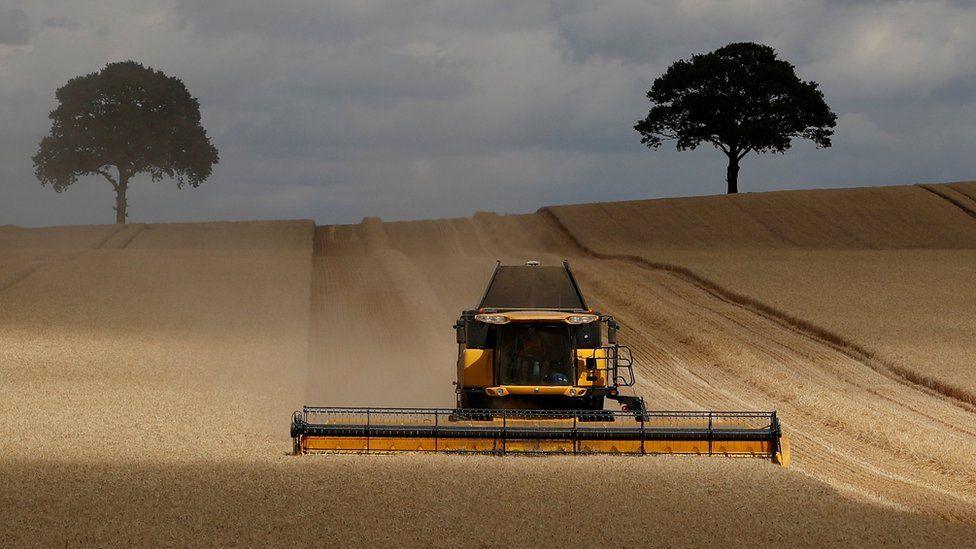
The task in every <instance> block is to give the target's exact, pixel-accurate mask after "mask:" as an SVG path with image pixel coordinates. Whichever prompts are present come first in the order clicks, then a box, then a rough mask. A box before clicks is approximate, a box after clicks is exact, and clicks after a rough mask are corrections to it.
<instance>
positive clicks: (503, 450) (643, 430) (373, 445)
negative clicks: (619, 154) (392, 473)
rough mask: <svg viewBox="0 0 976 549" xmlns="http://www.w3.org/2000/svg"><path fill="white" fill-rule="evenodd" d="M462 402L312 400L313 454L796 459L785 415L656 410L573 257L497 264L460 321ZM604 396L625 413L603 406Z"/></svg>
mask: <svg viewBox="0 0 976 549" xmlns="http://www.w3.org/2000/svg"><path fill="white" fill-rule="evenodd" d="M454 328H455V333H456V338H457V343H458V356H457V379H456V381H455V392H456V396H457V406H456V407H455V408H372V407H317V406H305V407H304V408H302V409H301V410H299V411H297V412H295V413H294V415H293V416H292V423H291V436H292V439H293V443H294V452H295V453H296V454H304V453H392V452H454V453H493V454H509V453H542V454H565V453H571V454H585V453H609V454H638V455H652V454H694V455H724V456H737V457H759V458H766V459H769V460H772V461H773V462H775V463H779V464H781V465H783V466H786V465H788V464H789V461H790V452H789V444H788V441H787V440H786V438H785V437H783V436H782V431H781V428H780V423H779V420H778V418H777V417H776V412H724V411H723V412H711V411H697V410H696V411H650V410H647V409H646V407H645V406H644V400H643V398H641V397H640V396H634V395H622V394H621V393H620V391H621V389H622V388H628V387H632V386H634V384H635V377H634V370H633V360H632V359H631V353H630V349H628V348H627V347H626V346H624V345H621V344H619V343H618V342H617V330H618V328H619V326H618V324H617V322H616V321H615V320H614V319H613V317H612V316H610V315H609V314H604V313H600V312H597V311H594V310H592V309H589V308H588V307H587V305H586V301H585V299H584V298H583V294H582V292H580V288H579V285H578V284H577V282H576V278H575V277H574V276H573V272H572V271H571V270H570V268H569V264H568V263H567V262H566V261H563V263H562V265H561V266H543V265H541V264H540V263H539V262H537V261H529V262H526V263H525V264H524V265H501V263H500V262H499V263H496V264H495V269H494V271H493V272H492V275H491V279H490V280H489V281H488V286H487V287H486V289H485V292H484V295H483V296H482V298H481V301H480V303H479V304H478V307H477V308H474V309H469V310H465V311H463V312H462V313H461V315H460V317H459V318H458V320H457V322H456V323H455V326H454ZM607 399H610V400H615V401H617V402H618V403H619V404H620V408H621V409H620V410H608V409H605V401H606V400H607Z"/></svg>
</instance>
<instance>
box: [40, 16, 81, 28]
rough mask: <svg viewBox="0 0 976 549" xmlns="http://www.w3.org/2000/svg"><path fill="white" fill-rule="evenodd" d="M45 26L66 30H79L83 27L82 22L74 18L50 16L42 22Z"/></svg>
mask: <svg viewBox="0 0 976 549" xmlns="http://www.w3.org/2000/svg"><path fill="white" fill-rule="evenodd" d="M42 24H43V25H44V26H45V27H50V28H52V29H64V30H78V29H79V28H81V24H80V23H78V21H76V20H74V19H72V18H71V17H64V16H59V17H48V18H47V19H45V20H44V21H43V23H42Z"/></svg>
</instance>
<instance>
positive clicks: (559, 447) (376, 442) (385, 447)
mask: <svg viewBox="0 0 976 549" xmlns="http://www.w3.org/2000/svg"><path fill="white" fill-rule="evenodd" d="M300 445H301V448H302V451H303V452H310V453H315V452H325V453H371V452H379V453H389V452H497V453H548V454H572V453H584V454H585V453H597V454H691V455H713V456H729V457H736V456H751V457H758V458H767V459H768V458H770V457H771V456H770V443H769V442H768V441H735V442H714V443H713V444H712V449H711V452H709V449H708V442H707V441H703V440H699V441H644V442H643V443H642V442H641V441H639V440H581V441H577V442H576V445H575V446H574V444H573V441H571V440H566V439H548V440H505V441H503V440H502V439H500V438H498V439H493V438H442V439H438V438H427V437H375V438H370V439H369V440H367V439H366V438H364V437H329V436H307V437H302V440H301V444H300ZM784 450H785V451H784V452H783V453H781V454H778V455H777V459H776V462H777V463H779V464H780V465H782V466H784V467H787V466H789V443H788V441H787V442H786V443H785V444H784Z"/></svg>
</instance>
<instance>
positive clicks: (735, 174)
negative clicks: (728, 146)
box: [725, 153, 739, 194]
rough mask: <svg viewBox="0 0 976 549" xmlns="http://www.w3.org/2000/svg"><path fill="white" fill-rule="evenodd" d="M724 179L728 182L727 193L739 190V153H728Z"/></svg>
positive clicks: (734, 192)
mask: <svg viewBox="0 0 976 549" xmlns="http://www.w3.org/2000/svg"><path fill="white" fill-rule="evenodd" d="M725 180H726V181H727V182H728V184H729V190H728V193H729V194H736V193H738V192H739V155H738V153H736V154H730V155H729V169H728V170H727V171H726V176H725Z"/></svg>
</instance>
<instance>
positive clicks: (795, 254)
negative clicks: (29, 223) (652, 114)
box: [0, 185, 976, 547]
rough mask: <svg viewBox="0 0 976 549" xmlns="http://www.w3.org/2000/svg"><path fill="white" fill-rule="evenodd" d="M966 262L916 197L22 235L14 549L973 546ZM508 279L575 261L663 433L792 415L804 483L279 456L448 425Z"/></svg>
mask: <svg viewBox="0 0 976 549" xmlns="http://www.w3.org/2000/svg"><path fill="white" fill-rule="evenodd" d="M971 189H972V187H971V186H966V185H954V186H952V187H951V188H950V189H949V191H946V190H945V189H944V188H943V187H936V190H937V191H939V192H942V193H948V192H950V191H951V192H952V193H955V194H951V195H950V196H952V198H953V199H954V200H955V201H956V202H960V203H962V204H963V205H965V204H966V203H965V202H963V199H964V198H965V197H967V196H968V195H966V192H969V191H970V190H971ZM960 197H962V198H960ZM662 203H664V204H662ZM830 212H833V214H830ZM723 216H725V217H723ZM777 216H779V217H777ZM723 219H724V221H723ZM743 219H754V220H762V223H758V222H757V224H754V225H748V224H740V222H741V221H742V220H743ZM912 220H920V221H917V226H913V225H911V223H912V222H914V221H912ZM705 225H707V227H705ZM733 226H734V227H741V231H738V230H737V231H733V230H732V229H731V228H730V227H733ZM628 231H631V233H632V235H633V236H632V237H630V238H629V239H628V237H627V234H628ZM689 231H690V232H689ZM723 235H725V236H724V238H723ZM886 242H887V243H888V244H889V245H888V246H887V247H885V246H884V243H886ZM974 242H976V220H973V219H972V218H970V217H968V216H967V214H965V211H964V209H963V208H961V207H960V206H959V205H958V204H956V203H955V202H950V201H949V200H947V199H946V198H945V197H943V196H941V195H940V194H938V193H937V192H933V191H932V190H930V189H926V188H921V187H892V188H879V189H869V190H861V189H855V190H838V191H802V192H796V193H767V194H764V195H741V196H739V197H713V198H695V199H675V200H672V201H645V202H635V203H625V204H595V205H583V206H569V207H558V208H549V209H545V210H543V211H541V212H539V213H537V214H528V215H496V214H490V213H479V214H477V215H475V216H473V217H471V218H459V219H446V220H431V221H416V222H394V223H384V222H381V221H380V220H378V219H366V220H364V221H363V223H361V224H355V225H341V226H318V227H316V226H315V225H314V224H313V223H312V222H310V221H293V222H253V223H207V224H160V225H157V224H153V225H142V224H132V225H128V226H126V227H123V228H116V227H111V226H98V227H54V228H46V229H19V228H16V227H0V376H2V377H0V379H2V383H0V417H2V418H3V420H4V421H2V422H0V483H2V484H0V502H2V503H3V505H2V506H0V524H3V527H0V543H2V544H4V545H44V546H50V545H133V544H149V543H152V544H165V545H204V544H206V545H210V544H219V545H244V544H247V545H257V544H271V545H285V544H288V545H305V546H308V545H326V544H330V543H336V542H338V541H340V540H341V541H344V542H346V543H348V544H353V545H370V544H376V543H402V544H409V545H431V544H437V545H461V546H485V545H490V546H496V545H511V544H525V545H533V546H542V545H546V546H549V545H553V544H559V545H567V546H574V547H575V546H580V547H582V546H592V545H593V544H597V543H598V544H601V545H603V544H630V545H669V546H693V545H702V544H704V543H707V542H709V541H713V540H715V539H722V540H724V541H727V542H728V543H729V544H731V545H735V546H744V545H759V546H773V545H783V544H799V545H806V546H850V545H860V546H864V545H890V546H917V545H921V544H926V545H938V546H956V547H959V546H967V545H973V540H974V539H976V413H974V409H973V407H972V406H971V405H970V404H969V403H968V402H967V401H966V400H965V399H964V398H959V397H960V394H953V393H951V391H949V390H948V389H950V388H951V389H959V390H962V391H965V390H966V389H967V388H968V387H969V385H967V384H968V383H970V382H971V380H972V377H971V376H972V372H971V371H970V370H968V369H966V368H965V367H964V362H965V360H966V357H967V356H972V353H973V345H972V343H971V342H970V341H969V337H968V334H970V333H972V328H973V319H972V317H971V316H970V315H971V314H972V310H973V309H971V308H968V306H967V305H966V304H967V303H969V301H967V300H971V299H972V296H971V295H967V288H969V287H971V282H972V272H973V271H972V269H971V268H970V265H971V261H973V260H974V257H973V255H972V254H973V252H972V250H973V249H974V248H976V246H974V245H973V243H974ZM496 258H497V259H501V260H503V262H506V263H516V262H523V261H525V260H528V259H536V260H540V261H542V262H543V263H555V262H558V261H561V260H562V259H563V258H567V259H569V260H570V262H571V264H572V265H573V267H574V270H575V271H576V273H577V275H578V278H579V282H580V284H581V286H582V289H583V291H584V294H585V295H587V296H588V298H589V300H590V302H591V303H590V305H591V306H593V307H596V308H599V309H601V310H606V311H609V312H612V313H614V314H615V316H616V317H617V319H618V320H619V321H620V322H621V324H622V325H623V329H622V331H621V338H622V340H623V342H624V343H627V344H629V345H631V346H632V347H633V348H634V349H635V358H636V359H637V363H638V371H637V373H638V381H639V383H638V387H636V391H637V392H638V393H639V394H641V395H643V396H645V398H647V399H648V401H649V403H650V405H651V406H652V407H654V408H659V409H730V408H731V409H776V410H778V411H779V413H780V417H781V418H782V419H783V422H784V428H785V430H786V431H787V434H788V435H789V436H790V437H791V438H792V440H793V450H794V467H792V468H790V469H785V470H784V469H782V468H778V467H776V466H773V465H771V464H769V463H765V462H759V461H753V460H724V459H716V458H712V459H708V458H663V457H654V458H633V457H631V458H623V457H621V458H610V457H576V458H572V457H546V458H528V457H521V458H520V457H490V456H480V457H472V456H466V457H465V456H419V455H414V456H410V455H406V456H404V455H400V456H331V457H328V456H325V457H324V456H303V457H294V456H290V455H287V454H288V451H289V450H290V440H289V439H288V422H289V419H290V418H289V415H290V412H291V411H292V410H294V409H296V408H298V407H300V406H301V405H302V404H313V405H331V404H350V405H416V406H450V405H452V404H453V398H454V394H453V388H452V386H451V381H453V379H454V369H455V366H454V354H455V345H454V339H453V334H452V330H451V325H452V324H453V322H454V320H455V319H456V317H457V314H458V312H459V311H460V310H461V309H463V308H466V307H471V306H473V305H475V304H476V302H477V299H478V297H479V296H480V294H481V292H482V290H483V289H484V283H485V281H486V280H487V277H488V274H489V273H490V271H491V268H492V266H493V263H494V260H495V259H496ZM933 266H938V268H937V269H935V270H933ZM825 273H829V274H830V276H832V277H833V280H834V281H837V282H836V283H834V284H827V283H818V280H821V278H820V277H823V276H825ZM882 274H884V276H881V275H882ZM790 281H794V282H795V283H793V284H791V283H790ZM831 292H833V293H831ZM969 293H970V294H971V292H969ZM896 295H897V296H899V297H902V298H903V299H897V300H896V299H891V296H896ZM830 319H833V322H834V323H828V320H830ZM933 321H936V322H933ZM926 323H929V324H926ZM915 324H918V325H920V326H921V327H920V328H919V329H918V330H915V331H911V328H912V326H913V325H915ZM930 324H931V325H930ZM967 329H968V332H967ZM910 338H914V340H915V341H917V344H916V345H912V344H910V342H911V339H910ZM936 347H939V348H940V349H941V354H939V355H928V356H929V360H930V362H928V363H925V364H923V363H921V362H919V361H918V360H916V358H917V357H919V356H922V353H923V350H924V349H925V348H929V349H934V348H936ZM913 353H915V354H913ZM913 357H916V358H913ZM926 364H927V365H926ZM912 373H916V374H917V375H918V377H919V379H910V377H911V376H910V375H909V376H908V377H906V374H912ZM967 376H968V377H967ZM927 380H929V381H930V380H937V381H938V382H939V383H942V384H943V385H939V383H935V382H933V383H932V384H931V385H927V384H926V381H927ZM962 396H963V397H964V396H965V395H964V394H962ZM595 510H599V512H595ZM513 533H514V534H513ZM513 536H517V537H513Z"/></svg>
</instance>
